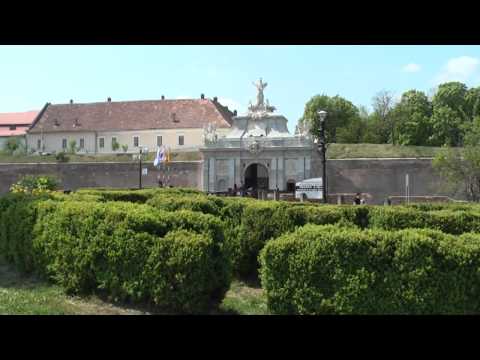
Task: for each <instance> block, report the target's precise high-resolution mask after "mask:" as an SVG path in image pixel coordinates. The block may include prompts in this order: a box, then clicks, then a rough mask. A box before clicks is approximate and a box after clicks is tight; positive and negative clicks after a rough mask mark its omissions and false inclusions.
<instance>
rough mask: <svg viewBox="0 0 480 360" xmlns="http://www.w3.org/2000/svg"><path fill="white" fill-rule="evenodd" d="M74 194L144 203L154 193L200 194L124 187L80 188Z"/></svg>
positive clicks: (187, 191)
mask: <svg viewBox="0 0 480 360" xmlns="http://www.w3.org/2000/svg"><path fill="white" fill-rule="evenodd" d="M76 194H82V195H95V196H100V197H101V198H102V201H126V202H133V203H141V204H144V203H146V202H147V201H148V200H150V199H151V198H153V197H154V196H156V195H177V196H187V195H200V194H202V192H201V191H199V190H196V189H189V188H149V189H141V190H126V189H102V188H95V189H81V190H78V191H76Z"/></svg>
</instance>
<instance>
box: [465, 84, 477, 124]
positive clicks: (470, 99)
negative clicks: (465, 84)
mask: <svg viewBox="0 0 480 360" xmlns="http://www.w3.org/2000/svg"><path fill="white" fill-rule="evenodd" d="M466 106H467V111H468V114H469V115H470V117H471V118H472V119H473V118H475V117H476V116H479V115H480V86H479V87H476V88H471V89H469V90H468V91H467V94H466Z"/></svg>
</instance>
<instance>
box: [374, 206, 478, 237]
mask: <svg viewBox="0 0 480 360" xmlns="http://www.w3.org/2000/svg"><path fill="white" fill-rule="evenodd" d="M368 222H369V226H370V227H372V228H381V229H385V230H398V229H406V228H429V229H435V230H441V231H443V232H445V233H448V234H463V233H466V232H477V231H479V230H480V211H475V210H470V211H464V210H458V211H455V210H432V211H420V210H417V209H414V208H408V207H399V206H398V207H397V206H395V207H372V208H371V209H370V210H369V214H368Z"/></svg>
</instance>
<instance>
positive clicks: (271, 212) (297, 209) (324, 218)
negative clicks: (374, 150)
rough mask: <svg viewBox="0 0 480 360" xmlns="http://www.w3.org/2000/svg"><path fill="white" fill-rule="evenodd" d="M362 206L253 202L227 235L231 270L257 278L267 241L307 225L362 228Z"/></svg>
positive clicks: (246, 207)
mask: <svg viewBox="0 0 480 360" xmlns="http://www.w3.org/2000/svg"><path fill="white" fill-rule="evenodd" d="M363 212H364V208H363V207H356V208H355V207H351V206H292V205H290V204H289V203H284V202H254V203H250V204H246V206H245V207H244V209H243V212H242V215H241V216H242V217H241V223H240V224H239V225H238V226H237V227H236V229H235V230H236V231H232V232H231V233H229V234H228V236H227V240H228V243H229V245H230V248H231V253H232V262H233V268H234V271H235V273H236V274H238V275H240V276H247V277H248V276H252V275H256V273H257V270H258V267H259V263H258V254H259V252H260V250H261V249H262V248H263V247H264V246H265V244H266V242H267V241H269V240H271V239H274V238H276V237H278V236H280V235H282V234H285V233H288V232H291V231H294V230H295V229H296V228H297V227H300V226H303V225H305V224H307V223H313V224H337V225H339V226H346V227H356V226H358V225H362V221H361V219H362V216H361V215H362V213H363Z"/></svg>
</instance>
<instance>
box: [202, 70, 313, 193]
mask: <svg viewBox="0 0 480 360" xmlns="http://www.w3.org/2000/svg"><path fill="white" fill-rule="evenodd" d="M254 85H255V86H256V87H257V91H258V92H257V102H256V104H255V105H252V104H251V103H250V106H249V108H248V113H247V115H245V116H236V117H234V118H233V119H232V121H233V123H232V128H231V131H230V132H229V133H228V134H227V135H226V136H225V137H222V138H218V136H217V135H216V131H215V128H214V127H213V126H208V127H206V128H205V134H204V140H205V145H204V146H203V147H202V148H200V151H201V152H202V153H203V158H204V163H203V188H204V191H207V192H217V191H227V190H228V188H233V187H234V186H235V185H237V187H240V186H242V185H244V186H245V187H246V188H247V189H248V188H254V189H264V190H273V189H276V188H278V189H279V190H287V187H289V186H291V185H290V184H294V183H295V182H297V181H301V180H303V179H307V178H310V177H311V174H310V173H311V161H312V155H313V151H314V144H313V141H312V139H311V137H310V135H309V133H308V131H305V132H302V133H299V134H297V135H295V136H293V135H291V134H290V133H289V131H288V128H287V121H288V120H287V119H286V118H285V117H284V116H282V115H276V114H274V111H275V110H276V109H275V107H274V106H270V104H269V102H268V100H266V101H264V96H263V90H264V89H265V87H266V86H267V83H264V82H263V81H262V79H260V80H259V81H258V82H257V83H255V84H254Z"/></svg>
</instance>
